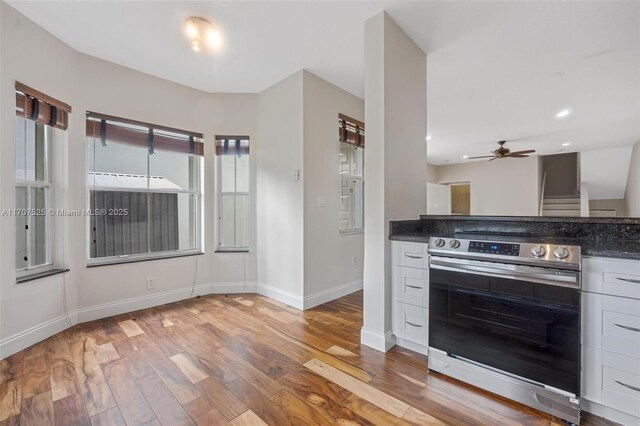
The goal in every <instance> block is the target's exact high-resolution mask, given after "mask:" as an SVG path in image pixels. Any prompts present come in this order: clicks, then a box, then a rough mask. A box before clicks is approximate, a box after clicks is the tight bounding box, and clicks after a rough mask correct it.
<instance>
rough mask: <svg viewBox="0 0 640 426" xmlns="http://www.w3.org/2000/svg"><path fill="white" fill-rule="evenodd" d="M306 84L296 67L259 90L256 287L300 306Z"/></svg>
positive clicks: (265, 293) (262, 291)
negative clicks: (304, 100) (304, 86)
mask: <svg viewBox="0 0 640 426" xmlns="http://www.w3.org/2000/svg"><path fill="white" fill-rule="evenodd" d="M302 85H303V72H302V71H298V72H296V73H295V74H293V75H291V76H289V77H287V78H286V79H284V80H282V81H280V82H278V83H276V84H275V85H273V86H271V87H270V88H268V89H266V90H265V91H263V92H261V93H259V94H258V101H257V131H258V134H259V135H260V147H259V149H258V150H256V157H257V164H258V172H257V185H258V186H257V193H258V207H257V210H258V212H260V214H259V215H258V217H257V224H258V226H257V227H258V246H257V250H258V265H257V270H258V291H259V292H260V293H262V294H264V295H266V296H270V297H273V298H275V299H278V300H281V301H283V302H285V303H288V304H290V305H292V306H295V307H297V308H299V309H302V307H303V299H304V290H303V285H304V199H303V191H304V180H305V176H304V168H303V163H304V160H303V155H304V149H303V140H304V134H303V95H302ZM296 170H298V171H299V178H298V180H296V179H295V177H294V173H295V171H296Z"/></svg>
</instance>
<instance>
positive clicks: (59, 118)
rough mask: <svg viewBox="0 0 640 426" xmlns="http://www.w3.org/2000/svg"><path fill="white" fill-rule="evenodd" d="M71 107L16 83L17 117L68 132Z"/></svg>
mask: <svg viewBox="0 0 640 426" xmlns="http://www.w3.org/2000/svg"><path fill="white" fill-rule="evenodd" d="M70 113H71V106H69V105H67V104H65V103H64V102H61V101H59V100H57V99H54V98H52V97H51V96H48V95H45V94H44V93H42V92H39V91H37V90H35V89H32V88H31V87H29V86H27V85H25V84H22V83H20V82H16V115H17V116H19V117H24V118H26V119H28V120H33V121H35V122H36V123H38V124H45V125H47V126H51V127H55V128H57V129H62V130H67V127H68V126H69V114H70Z"/></svg>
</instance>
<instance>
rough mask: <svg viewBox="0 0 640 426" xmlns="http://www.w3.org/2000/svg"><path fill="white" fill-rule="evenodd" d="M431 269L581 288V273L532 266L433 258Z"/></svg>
mask: <svg viewBox="0 0 640 426" xmlns="http://www.w3.org/2000/svg"><path fill="white" fill-rule="evenodd" d="M430 267H431V268H434V269H441V270H445V271H453V272H462V273H467V274H474V275H485V276H486V275H488V276H493V277H498V278H508V279H513V280H519V281H531V282H536V283H540V284H549V285H555V286H561V287H571V288H580V273H579V272H573V271H562V270H558V269H544V268H536V267H532V266H521V265H502V264H497V263H491V262H482V261H474V260H467V259H455V258H449V257H437V256H431V263H430Z"/></svg>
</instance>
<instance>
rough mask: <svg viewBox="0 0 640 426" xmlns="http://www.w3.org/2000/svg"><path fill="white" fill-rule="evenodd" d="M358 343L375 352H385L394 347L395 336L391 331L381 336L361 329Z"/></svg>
mask: <svg viewBox="0 0 640 426" xmlns="http://www.w3.org/2000/svg"><path fill="white" fill-rule="evenodd" d="M360 343H361V344H363V345H365V346H369V347H370V348H373V349H375V350H377V351H380V352H387V351H388V350H389V349H391V348H392V347H393V346H395V344H396V336H394V335H393V333H392V332H391V331H387V332H386V333H384V334H382V333H378V332H375V331H372V330H367V329H366V328H364V327H362V329H361V330H360Z"/></svg>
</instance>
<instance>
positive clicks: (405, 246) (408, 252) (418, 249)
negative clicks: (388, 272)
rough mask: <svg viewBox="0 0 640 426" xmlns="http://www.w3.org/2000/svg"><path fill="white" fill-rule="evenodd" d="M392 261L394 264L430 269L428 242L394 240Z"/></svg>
mask: <svg viewBox="0 0 640 426" xmlns="http://www.w3.org/2000/svg"><path fill="white" fill-rule="evenodd" d="M391 261H392V263H393V266H406V267H408V268H418V269H428V268H429V257H428V255H427V244H423V243H406V242H404V241H392V257H391Z"/></svg>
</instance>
